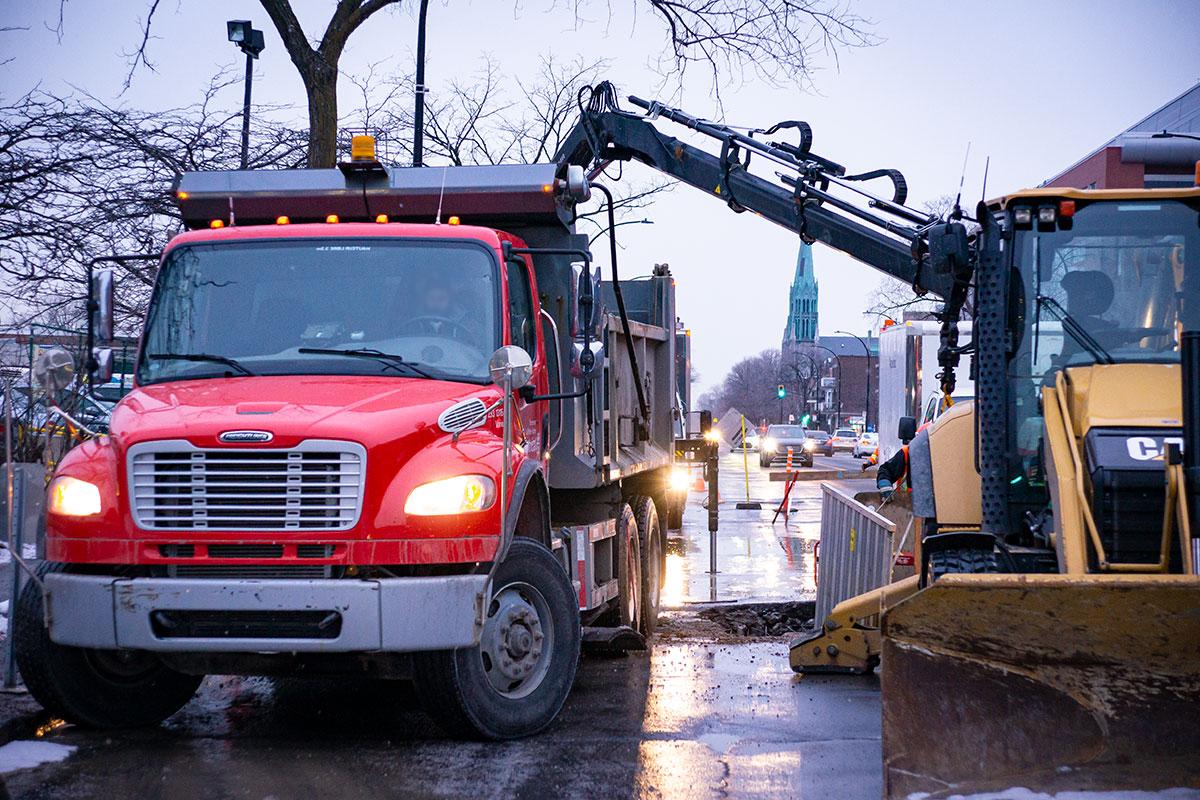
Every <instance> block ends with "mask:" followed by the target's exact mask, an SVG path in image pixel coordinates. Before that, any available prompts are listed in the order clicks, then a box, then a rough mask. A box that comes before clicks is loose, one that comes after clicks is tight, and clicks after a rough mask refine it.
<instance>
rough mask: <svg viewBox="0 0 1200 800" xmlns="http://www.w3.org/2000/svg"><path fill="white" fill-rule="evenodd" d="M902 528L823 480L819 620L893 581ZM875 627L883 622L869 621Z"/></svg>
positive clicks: (873, 619) (872, 619)
mask: <svg viewBox="0 0 1200 800" xmlns="http://www.w3.org/2000/svg"><path fill="white" fill-rule="evenodd" d="M895 537H896V526H895V524H893V523H892V522H891V521H889V520H888V519H886V518H885V517H882V516H880V515H879V514H877V513H875V512H874V511H873V510H871V509H870V508H868V507H867V506H865V505H863V504H862V503H860V502H858V501H857V500H855V499H854V497H853V496H852V495H849V494H847V493H845V492H843V491H842V490H840V489H838V488H836V487H834V486H832V485H830V484H829V483H822V484H821V539H820V554H821V556H820V560H819V561H818V562H817V603H816V620H817V622H818V624H819V623H820V622H822V621H823V620H825V618H826V617H828V616H829V613H830V612H831V611H833V608H834V606H836V605H837V604H838V603H840V602H842V601H843V600H847V599H849V598H851V597H855V596H856V595H860V594H862V593H863V592H868V591H870V590H872V589H877V588H879V587H880V586H883V585H884V584H887V583H889V582H890V581H891V579H892V574H891V573H892V556H893V550H894V548H895ZM864 623H865V624H868V625H875V624H877V620H875V618H871V619H870V620H864Z"/></svg>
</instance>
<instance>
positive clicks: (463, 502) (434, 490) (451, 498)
mask: <svg viewBox="0 0 1200 800" xmlns="http://www.w3.org/2000/svg"><path fill="white" fill-rule="evenodd" d="M494 502H496V482H495V481H493V480H492V479H491V478H489V477H487V476H486V475H456V476H454V477H453V478H445V479H443V480H440V481H433V482H432V483H423V484H421V485H420V486H418V487H417V488H415V489H413V490H412V493H411V494H409V496H408V500H406V501H405V502H404V513H405V514H412V515H413V516H415V517H433V516H438V515H442V514H465V513H468V512H471V511H483V510H484V509H487V508H491V505H492V503H494Z"/></svg>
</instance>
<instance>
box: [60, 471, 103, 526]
mask: <svg viewBox="0 0 1200 800" xmlns="http://www.w3.org/2000/svg"><path fill="white" fill-rule="evenodd" d="M49 504H50V507H49V509H48V510H49V512H50V513H51V514H62V515H63V516H64V517H90V516H92V515H93V514H99V513H100V490H99V489H98V488H97V487H96V485H95V484H92V483H88V482H87V481H81V480H79V479H78V478H72V477H70V476H69V475H63V476H62V477H59V478H55V479H54V480H53V481H52V482H51V484H50V499H49Z"/></svg>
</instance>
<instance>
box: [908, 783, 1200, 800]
mask: <svg viewBox="0 0 1200 800" xmlns="http://www.w3.org/2000/svg"><path fill="white" fill-rule="evenodd" d="M930 797H932V795H930V794H928V793H927V792H914V793H912V794H910V795H909V796H908V800H927V799H928V798H930ZM1198 798H1200V791H1197V790H1195V789H1185V788H1177V789H1161V790H1158V791H1143V790H1140V789H1131V790H1120V791H1067V792H1057V793H1054V794H1049V793H1047V792H1035V791H1033V790H1032V789H1026V788H1024V787H1022V786H1017V787H1014V788H1012V789H1005V790H1004V791H1002V792H980V793H978V794H953V795H950V796H949V797H947V798H945V800H1198Z"/></svg>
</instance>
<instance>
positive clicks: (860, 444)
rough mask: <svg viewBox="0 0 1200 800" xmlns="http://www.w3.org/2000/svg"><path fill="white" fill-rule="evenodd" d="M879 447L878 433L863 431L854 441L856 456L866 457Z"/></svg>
mask: <svg viewBox="0 0 1200 800" xmlns="http://www.w3.org/2000/svg"><path fill="white" fill-rule="evenodd" d="M877 447H879V434H878V433H861V434H859V436H858V439H857V440H855V442H854V451H853V452H854V457H855V458H866V457H867V456H869V455H871V453H874V452H875V448H877Z"/></svg>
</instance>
